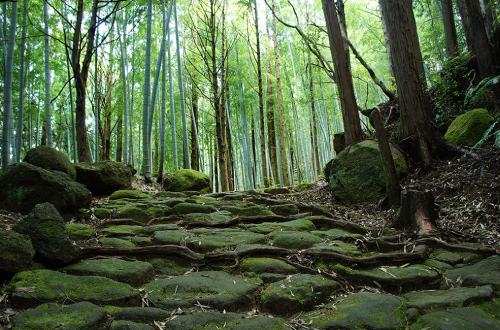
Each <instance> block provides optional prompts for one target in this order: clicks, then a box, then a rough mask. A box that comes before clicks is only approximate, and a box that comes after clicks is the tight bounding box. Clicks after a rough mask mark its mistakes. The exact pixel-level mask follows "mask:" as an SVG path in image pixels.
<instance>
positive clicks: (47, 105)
mask: <svg viewBox="0 0 500 330" xmlns="http://www.w3.org/2000/svg"><path fill="white" fill-rule="evenodd" d="M47 7H48V5H47V0H45V1H44V2H43V20H44V28H45V38H44V39H45V53H44V54H45V127H46V129H47V145H48V146H49V147H52V114H51V112H50V55H49V50H50V44H49V42H50V39H49V11H48V8H47Z"/></svg>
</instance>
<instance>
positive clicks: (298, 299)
mask: <svg viewBox="0 0 500 330" xmlns="http://www.w3.org/2000/svg"><path fill="white" fill-rule="evenodd" d="M339 289H340V284H339V283H337V282H336V281H333V280H329V279H326V278H324V277H323V276H321V275H309V274H297V275H290V276H289V277H287V278H286V279H284V280H281V281H279V282H276V283H273V284H271V285H269V286H268V287H267V288H266V289H265V290H264V291H263V292H262V294H261V296H260V305H261V307H262V309H263V310H265V311H268V312H270V313H272V314H276V315H283V316H288V315H292V314H294V313H298V312H300V311H304V310H308V309H311V308H313V307H314V306H315V305H317V304H320V303H322V302H323V301H324V300H325V299H326V298H327V297H328V296H330V295H331V294H332V293H334V292H336V291H338V290H339Z"/></svg>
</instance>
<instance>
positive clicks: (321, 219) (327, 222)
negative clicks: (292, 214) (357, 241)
mask: <svg viewBox="0 0 500 330" xmlns="http://www.w3.org/2000/svg"><path fill="white" fill-rule="evenodd" d="M306 219H307V220H310V221H312V223H314V225H315V226H316V228H318V229H319V230H321V231H327V230H328V229H342V230H344V231H348V232H351V233H354V234H361V235H364V234H367V233H368V232H370V230H369V229H368V228H366V227H363V226H360V225H358V224H356V223H353V222H349V221H344V220H338V219H331V218H327V217H325V216H322V215H320V216H310V217H307V218H306Z"/></svg>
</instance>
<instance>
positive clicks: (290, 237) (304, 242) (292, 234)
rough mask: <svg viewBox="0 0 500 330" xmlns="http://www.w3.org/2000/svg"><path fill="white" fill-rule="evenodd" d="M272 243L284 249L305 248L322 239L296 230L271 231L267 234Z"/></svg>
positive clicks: (321, 241)
mask: <svg viewBox="0 0 500 330" xmlns="http://www.w3.org/2000/svg"><path fill="white" fill-rule="evenodd" d="M269 239H270V240H271V241H272V243H273V245H275V246H277V247H280V248H285V249H307V248H310V247H311V246H313V245H314V244H317V243H323V242H324V240H323V239H322V238H320V237H318V236H316V235H313V234H310V233H306V232H298V231H280V230H277V231H273V232H272V233H270V234H269Z"/></svg>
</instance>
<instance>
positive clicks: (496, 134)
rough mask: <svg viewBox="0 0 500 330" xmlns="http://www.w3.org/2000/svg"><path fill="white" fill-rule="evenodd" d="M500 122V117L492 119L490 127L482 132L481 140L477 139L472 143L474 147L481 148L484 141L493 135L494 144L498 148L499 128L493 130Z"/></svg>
mask: <svg viewBox="0 0 500 330" xmlns="http://www.w3.org/2000/svg"><path fill="white" fill-rule="evenodd" d="M499 122H500V118H499V119H497V120H496V121H494V122H493V123H492V124H491V125H490V127H488V129H487V130H486V132H484V134H483V137H482V138H481V140H479V142H478V143H476V144H475V145H474V148H481V147H482V146H483V145H484V143H485V142H486V141H488V140H489V139H490V138H491V137H494V138H495V141H494V143H493V144H494V146H495V147H497V148H500V130H496V131H495V127H497V126H498V124H499Z"/></svg>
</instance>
